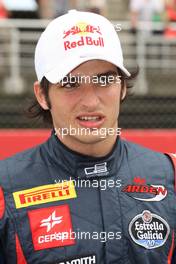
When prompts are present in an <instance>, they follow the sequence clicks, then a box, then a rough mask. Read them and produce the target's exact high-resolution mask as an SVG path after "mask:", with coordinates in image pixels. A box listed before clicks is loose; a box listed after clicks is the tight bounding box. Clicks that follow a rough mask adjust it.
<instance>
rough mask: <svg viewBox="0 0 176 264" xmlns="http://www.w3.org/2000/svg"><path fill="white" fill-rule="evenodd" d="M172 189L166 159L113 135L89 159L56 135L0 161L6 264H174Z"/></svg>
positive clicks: (1, 245)
mask: <svg viewBox="0 0 176 264" xmlns="http://www.w3.org/2000/svg"><path fill="white" fill-rule="evenodd" d="M173 158H174V156H173ZM174 184H175V181H174V166H173V163H172V161H171V159H170V158H169V157H168V156H167V155H163V154H160V153H155V152H153V151H150V150H148V149H145V148H142V147H140V146H138V145H135V144H132V143H129V142H126V141H123V140H121V139H120V138H118V139H117V142H116V144H115V146H114V148H113V150H112V151H111V153H110V154H109V155H107V156H106V157H103V158H92V157H89V156H85V155H81V154H79V153H76V152H73V151H71V150H69V149H68V148H66V147H65V146H64V145H63V144H62V143H61V142H60V141H59V140H58V139H57V137H56V136H55V135H54V134H53V135H52V136H51V137H50V138H49V140H48V141H47V142H46V143H44V144H42V145H39V146H37V147H36V148H33V149H30V150H28V151H25V152H23V153H20V154H17V155H16V156H14V157H12V158H9V159H7V160H4V161H1V162H0V186H1V188H0V252H1V254H2V257H3V258H4V261H5V262H4V263H10V264H11V263H12V264H15V263H18V264H25V263H29V264H35V263H36V264H37V263H52V264H94V263H99V264H157V263H160V264H171V263H172V264H174V263H176V260H175V261H174V260H173V257H172V256H173V254H174V252H175V245H176V232H175V231H176V198H175V190H174Z"/></svg>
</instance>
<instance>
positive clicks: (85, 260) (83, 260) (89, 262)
mask: <svg viewBox="0 0 176 264" xmlns="http://www.w3.org/2000/svg"><path fill="white" fill-rule="evenodd" d="M96 263H97V260H96V255H91V256H85V257H77V258H72V259H70V260H64V261H61V262H57V263H55V264H96Z"/></svg>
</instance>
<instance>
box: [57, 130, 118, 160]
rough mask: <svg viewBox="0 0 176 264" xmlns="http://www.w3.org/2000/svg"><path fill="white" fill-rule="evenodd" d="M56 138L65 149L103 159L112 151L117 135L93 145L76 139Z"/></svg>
mask: <svg viewBox="0 0 176 264" xmlns="http://www.w3.org/2000/svg"><path fill="white" fill-rule="evenodd" d="M58 138H59V140H60V141H61V142H62V143H63V144H64V145H65V146H66V147H68V148H70V149H71V150H73V151H76V152H79V153H81V154H83V155H88V156H92V157H103V156H106V155H107V154H109V153H110V152H111V150H112V149H113V146H114V144H115V142H116V139H117V135H113V136H108V137H106V138H102V139H101V140H99V141H97V142H93V143H90V142H88V143H85V142H81V141H78V140H77V139H73V138H70V137H69V136H68V137H63V138H60V137H58Z"/></svg>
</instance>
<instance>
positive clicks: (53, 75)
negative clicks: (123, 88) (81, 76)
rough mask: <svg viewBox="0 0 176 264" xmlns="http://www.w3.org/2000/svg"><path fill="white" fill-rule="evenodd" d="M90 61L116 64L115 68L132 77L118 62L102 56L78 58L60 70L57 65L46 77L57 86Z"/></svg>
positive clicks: (67, 62) (66, 63)
mask: <svg viewBox="0 0 176 264" xmlns="http://www.w3.org/2000/svg"><path fill="white" fill-rule="evenodd" d="M90 60H104V61H107V62H110V63H112V64H114V65H115V66H117V67H118V68H120V69H121V70H122V72H123V73H124V74H125V75H126V76H127V77H130V76H131V73H130V72H129V71H128V70H127V69H126V68H125V67H124V66H123V65H120V64H119V63H118V62H116V61H113V60H109V58H107V57H105V56H101V57H98V56H93V57H83V58H79V60H78V58H76V59H75V60H74V59H73V60H72V61H71V62H70V61H66V62H65V65H63V67H62V68H60V66H59V67H57V65H56V66H55V67H54V68H53V69H52V70H50V71H49V72H47V73H46V74H45V77H46V78H47V80H48V81H49V82H51V83H53V84H56V83H58V82H60V81H61V80H62V79H63V78H64V77H65V76H67V75H68V74H69V73H70V72H71V71H73V70H74V69H75V68H77V67H78V66H80V65H81V64H82V63H84V62H86V61H90Z"/></svg>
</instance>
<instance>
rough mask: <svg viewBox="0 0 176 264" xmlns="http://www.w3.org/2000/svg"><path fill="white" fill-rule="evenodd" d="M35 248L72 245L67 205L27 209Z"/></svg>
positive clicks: (73, 242)
mask: <svg viewBox="0 0 176 264" xmlns="http://www.w3.org/2000/svg"><path fill="white" fill-rule="evenodd" d="M28 217H29V222H30V228H31V232H32V240H33V245H34V249H35V250H41V249H46V248H53V247H61V246H68V245H74V244H75V240H74V238H73V237H72V236H71V234H72V232H73V231H72V222H71V216H70V209H69V206H68V205H60V206H53V207H49V208H41V209H36V210H32V211H28Z"/></svg>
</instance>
